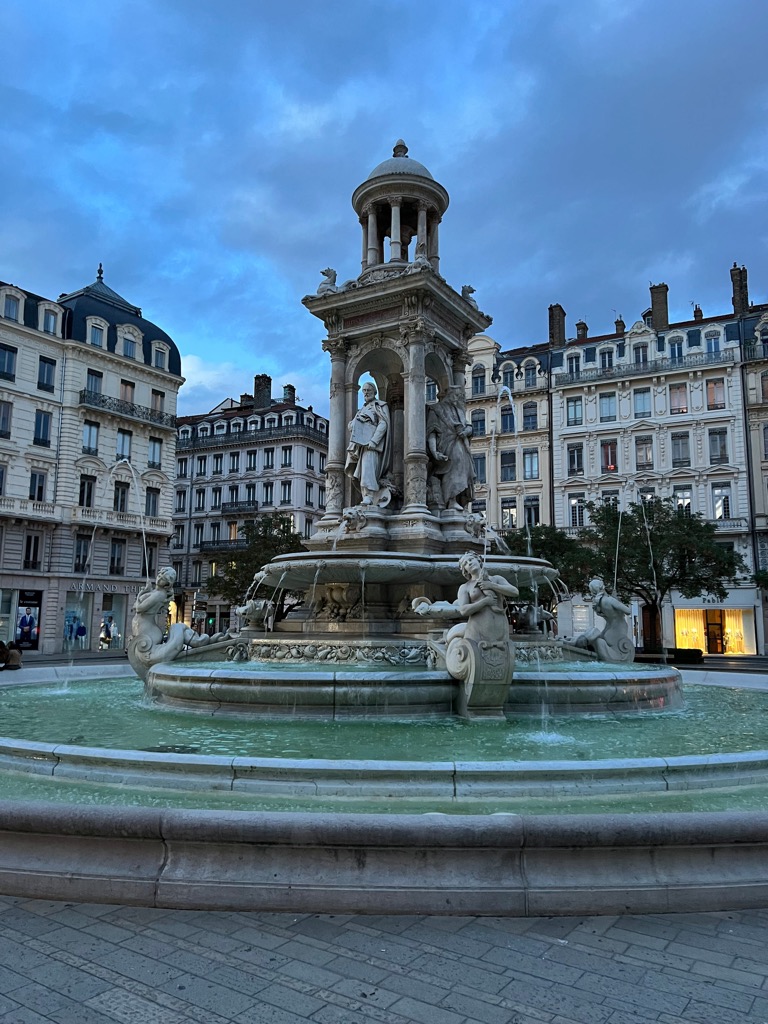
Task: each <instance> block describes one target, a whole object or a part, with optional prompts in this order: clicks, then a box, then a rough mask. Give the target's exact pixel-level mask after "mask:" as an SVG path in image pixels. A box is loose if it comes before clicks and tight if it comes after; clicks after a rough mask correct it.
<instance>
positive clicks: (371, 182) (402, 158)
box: [352, 139, 449, 278]
mask: <svg viewBox="0 0 768 1024" xmlns="http://www.w3.org/2000/svg"><path fill="white" fill-rule="evenodd" d="M448 203H449V198H448V193H447V192H446V190H445V189H444V188H443V186H442V185H440V184H439V183H438V182H436V181H435V179H434V178H433V177H432V175H431V174H430V172H429V171H428V170H427V168H426V167H425V166H424V164H420V163H419V162H418V160H412V159H410V157H409V156H408V147H407V146H406V144H405V143H404V142H403V140H402V139H399V140H398V141H397V143H396V144H395V147H394V149H393V151H392V156H391V157H390V158H389V159H388V160H383V161H382V162H381V163H380V164H379V165H378V166H377V167H374V169H373V170H372V171H371V173H370V174H369V175H368V177H367V178H366V179H365V181H364V182H363V183H362V185H358V187H357V188H356V189H355V191H354V193H353V195H352V206H353V207H354V210H355V213H356V214H357V215H358V217H359V218H360V224H361V225H362V229H363V258H362V272H361V275H360V276H361V278H365V277H366V276H367V275H368V273H369V272H370V271H371V270H372V269H373V268H374V267H381V266H382V264H395V266H399V267H400V269H403V268H404V266H405V265H406V264H408V263H420V264H421V265H422V266H424V265H426V264H428V265H429V266H427V269H429V267H431V268H432V270H434V271H436V272H438V271H439V269H440V251H439V245H438V225H439V223H440V220H441V218H442V216H443V214H444V213H445V211H446V210H447V209H448ZM387 238H388V239H389V259H387V253H386V241H385V240H386V239H387ZM392 269H395V268H394V267H393V268H392Z"/></svg>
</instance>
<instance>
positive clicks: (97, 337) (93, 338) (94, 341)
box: [88, 324, 104, 348]
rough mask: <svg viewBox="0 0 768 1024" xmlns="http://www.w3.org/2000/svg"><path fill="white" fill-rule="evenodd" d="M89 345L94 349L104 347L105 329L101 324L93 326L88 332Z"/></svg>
mask: <svg viewBox="0 0 768 1024" xmlns="http://www.w3.org/2000/svg"><path fill="white" fill-rule="evenodd" d="M88 343H89V344H90V345H93V346H94V348H103V347H104V328H103V327H102V326H101V324H91V325H90V328H89V331H88Z"/></svg>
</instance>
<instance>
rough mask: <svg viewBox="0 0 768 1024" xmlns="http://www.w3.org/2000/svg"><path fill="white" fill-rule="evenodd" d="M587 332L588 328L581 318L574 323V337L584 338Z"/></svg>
mask: <svg viewBox="0 0 768 1024" xmlns="http://www.w3.org/2000/svg"><path fill="white" fill-rule="evenodd" d="M588 334H589V328H588V327H587V325H586V324H585V323H584V321H583V320H579V321H578V322H577V324H576V337H577V338H586V337H587V335H588Z"/></svg>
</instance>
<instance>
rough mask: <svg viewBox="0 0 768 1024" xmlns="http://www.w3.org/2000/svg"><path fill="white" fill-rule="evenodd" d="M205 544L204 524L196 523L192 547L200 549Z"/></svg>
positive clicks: (193, 529)
mask: <svg viewBox="0 0 768 1024" xmlns="http://www.w3.org/2000/svg"><path fill="white" fill-rule="evenodd" d="M202 543H203V523H195V525H194V526H193V528H192V547H193V548H199V547H200V545H201V544H202Z"/></svg>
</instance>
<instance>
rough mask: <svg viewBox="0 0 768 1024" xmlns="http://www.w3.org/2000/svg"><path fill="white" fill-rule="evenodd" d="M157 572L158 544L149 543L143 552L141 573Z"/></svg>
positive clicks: (144, 574)
mask: <svg viewBox="0 0 768 1024" xmlns="http://www.w3.org/2000/svg"><path fill="white" fill-rule="evenodd" d="M156 572H157V544H147V546H146V547H144V548H142V552H141V575H142V576H154V575H155V573H156Z"/></svg>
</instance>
